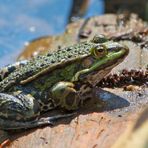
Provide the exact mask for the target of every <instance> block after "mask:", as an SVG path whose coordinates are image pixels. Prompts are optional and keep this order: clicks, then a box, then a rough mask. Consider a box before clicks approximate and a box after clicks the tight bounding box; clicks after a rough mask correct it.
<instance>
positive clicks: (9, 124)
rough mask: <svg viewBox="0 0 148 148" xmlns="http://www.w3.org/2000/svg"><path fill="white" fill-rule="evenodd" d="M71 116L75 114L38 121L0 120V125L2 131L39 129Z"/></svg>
mask: <svg viewBox="0 0 148 148" xmlns="http://www.w3.org/2000/svg"><path fill="white" fill-rule="evenodd" d="M73 115H75V113H71V114H63V115H55V116H51V117H45V118H40V119H38V118H37V119H34V120H31V121H14V120H9V119H3V118H0V125H2V129H3V130H12V129H29V128H35V127H40V126H45V125H54V122H55V121H57V120H59V119H62V118H68V117H71V116H73Z"/></svg>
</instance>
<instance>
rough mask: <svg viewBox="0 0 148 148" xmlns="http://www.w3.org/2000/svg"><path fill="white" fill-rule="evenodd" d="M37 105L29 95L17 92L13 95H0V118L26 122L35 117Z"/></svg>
mask: <svg viewBox="0 0 148 148" xmlns="http://www.w3.org/2000/svg"><path fill="white" fill-rule="evenodd" d="M39 111H40V110H39V104H38V102H37V101H36V100H35V98H34V97H32V96H31V95H29V94H26V93H24V92H21V91H18V92H14V93H13V94H11V95H9V94H4V93H0V117H4V118H8V119H12V120H28V119H30V118H32V117H35V116H37V115H38V114H39V113H40V112H39Z"/></svg>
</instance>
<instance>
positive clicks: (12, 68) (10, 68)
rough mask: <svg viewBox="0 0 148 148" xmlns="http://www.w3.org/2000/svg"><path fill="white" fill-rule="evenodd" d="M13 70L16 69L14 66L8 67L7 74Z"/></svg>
mask: <svg viewBox="0 0 148 148" xmlns="http://www.w3.org/2000/svg"><path fill="white" fill-rule="evenodd" d="M15 69H16V67H15V66H11V67H8V71H9V72H12V71H14V70H15Z"/></svg>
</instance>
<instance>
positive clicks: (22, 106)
mask: <svg viewBox="0 0 148 148" xmlns="http://www.w3.org/2000/svg"><path fill="white" fill-rule="evenodd" d="M40 111H41V110H40V105H39V103H38V101H37V100H36V99H35V98H34V97H33V96H31V95H30V94H27V93H25V92H22V91H17V92H14V93H13V94H11V95H9V94H4V93H0V129H3V130H9V129H24V128H33V127H38V126H43V125H51V124H52V122H53V121H54V120H57V119H60V118H65V117H69V116H72V115H73V114H64V115H57V116H51V117H46V118H40V119H38V116H39V115H40Z"/></svg>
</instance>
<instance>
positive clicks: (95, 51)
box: [91, 45, 107, 58]
mask: <svg viewBox="0 0 148 148" xmlns="http://www.w3.org/2000/svg"><path fill="white" fill-rule="evenodd" d="M91 54H92V55H93V56H94V57H96V58H101V57H104V56H105V55H107V49H106V47H105V46H104V45H97V46H95V47H93V48H91Z"/></svg>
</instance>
